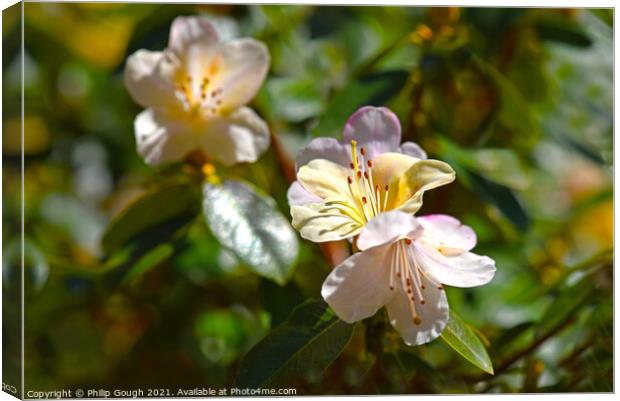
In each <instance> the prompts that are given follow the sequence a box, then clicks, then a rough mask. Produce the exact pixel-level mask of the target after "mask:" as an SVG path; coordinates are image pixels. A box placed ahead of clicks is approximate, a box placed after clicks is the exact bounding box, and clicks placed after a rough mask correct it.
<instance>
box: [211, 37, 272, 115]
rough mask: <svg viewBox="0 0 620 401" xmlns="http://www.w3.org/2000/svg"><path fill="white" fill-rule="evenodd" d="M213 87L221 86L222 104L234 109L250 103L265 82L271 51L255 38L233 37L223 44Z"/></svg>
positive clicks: (218, 87) (223, 106) (216, 88)
mask: <svg viewBox="0 0 620 401" xmlns="http://www.w3.org/2000/svg"><path fill="white" fill-rule="evenodd" d="M219 57H220V58H219V59H218V64H216V65H215V67H214V68H215V69H216V72H215V74H214V75H213V88H214V89H215V90H218V89H220V90H221V94H220V95H219V96H220V99H221V102H222V103H221V107H222V108H224V109H225V110H231V109H235V108H237V107H240V106H243V105H245V104H247V103H248V102H249V101H250V100H252V98H254V96H256V93H257V92H258V90H259V89H260V87H261V86H262V85H263V81H264V80H265V77H266V76H267V71H269V64H270V56H269V50H268V49H267V46H265V44H264V43H262V42H259V41H257V40H254V39H249V38H244V39H234V40H231V41H229V42H225V43H222V44H221V45H220V55H219Z"/></svg>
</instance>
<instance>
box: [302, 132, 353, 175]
mask: <svg viewBox="0 0 620 401" xmlns="http://www.w3.org/2000/svg"><path fill="white" fill-rule="evenodd" d="M314 159H325V160H329V161H332V162H334V163H336V164H339V165H341V166H344V167H348V166H349V163H351V145H348V144H342V143H340V142H338V141H337V140H336V139H334V138H329V137H325V138H316V139H313V140H312V141H311V142H310V143H309V144H307V145H306V146H304V147H303V148H302V149H301V150H300V151H299V153H297V161H296V168H297V169H299V168H300V167H301V166H304V165H306V164H308V162H310V161H311V160H314Z"/></svg>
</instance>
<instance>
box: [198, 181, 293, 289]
mask: <svg viewBox="0 0 620 401" xmlns="http://www.w3.org/2000/svg"><path fill="white" fill-rule="evenodd" d="M203 193H204V198H203V211H204V215H205V218H206V221H207V224H208V226H209V227H210V229H211V232H212V233H213V235H214V236H215V237H216V238H217V239H218V240H219V241H220V243H221V244H222V245H224V246H226V247H227V248H230V250H232V251H233V252H234V253H235V255H236V256H237V257H238V258H239V259H241V260H242V261H243V262H244V263H245V264H247V266H248V267H249V268H250V269H251V270H252V271H254V272H255V273H257V274H259V275H261V276H263V277H266V278H269V279H271V280H274V281H275V282H277V283H278V284H284V283H286V282H287V281H288V279H289V278H290V277H291V274H292V272H293V267H294V262H295V260H296V259H297V251H298V248H299V244H298V241H297V235H296V234H295V232H294V231H293V228H292V227H291V225H290V223H289V222H288V220H287V219H286V218H285V217H284V216H283V215H282V213H280V212H279V211H278V209H277V208H276V204H275V202H274V200H273V199H271V198H270V197H268V196H266V195H262V194H259V193H258V192H257V191H256V190H255V189H254V188H252V187H250V186H249V185H248V184H245V183H243V182H241V181H234V180H227V181H225V182H224V183H222V184H221V185H214V184H206V185H205V186H204V191H203Z"/></svg>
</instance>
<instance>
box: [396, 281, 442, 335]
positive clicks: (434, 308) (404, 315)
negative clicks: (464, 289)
mask: <svg viewBox="0 0 620 401" xmlns="http://www.w3.org/2000/svg"><path fill="white" fill-rule="evenodd" d="M421 280H422V284H423V285H424V286H425V287H426V288H425V289H424V290H422V291H423V292H422V294H423V296H424V301H425V303H424V305H422V304H421V303H420V302H419V300H416V302H415V304H414V305H415V307H416V310H417V313H418V315H419V317H420V319H421V321H420V324H415V323H414V321H413V313H412V310H411V308H410V304H409V301H408V300H407V294H406V293H405V292H404V290H403V289H402V288H401V286H398V287H397V293H396V294H395V295H394V298H392V301H391V302H390V303H388V304H387V311H388V316H389V318H390V323H391V324H392V326H394V328H395V329H396V331H398V333H399V334H400V336H401V337H402V338H403V340H404V341H405V343H406V344H407V345H420V344H425V343H428V342H431V341H433V340H434V339H435V338H437V337H439V335H440V334H441V332H442V331H443V329H444V328H445V327H446V324H447V323H448V318H449V307H448V298H447V297H446V294H445V291H444V290H439V289H438V288H437V285H436V284H435V283H433V282H431V281H430V280H428V279H427V278H426V277H424V276H422V277H421Z"/></svg>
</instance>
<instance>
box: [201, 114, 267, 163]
mask: <svg viewBox="0 0 620 401" xmlns="http://www.w3.org/2000/svg"><path fill="white" fill-rule="evenodd" d="M197 140H198V141H199V143H200V145H201V147H202V150H203V151H204V152H205V153H206V154H207V155H209V156H210V157H212V158H214V159H217V160H219V161H220V162H222V164H224V165H227V166H230V165H233V164H236V163H242V162H249V163H252V162H255V161H256V160H257V159H258V158H259V157H260V155H261V154H262V153H263V152H264V151H265V150H267V148H268V147H269V141H270V136H269V128H268V127H267V124H266V123H265V121H263V120H262V119H261V118H260V117H259V116H258V115H257V114H256V113H255V112H254V110H252V109H250V108H249V107H242V108H240V109H237V110H235V111H234V112H233V113H231V114H229V115H227V116H222V117H218V118H213V119H209V120H207V121H206V122H205V126H204V132H203V133H202V134H201V135H198V139H197Z"/></svg>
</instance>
